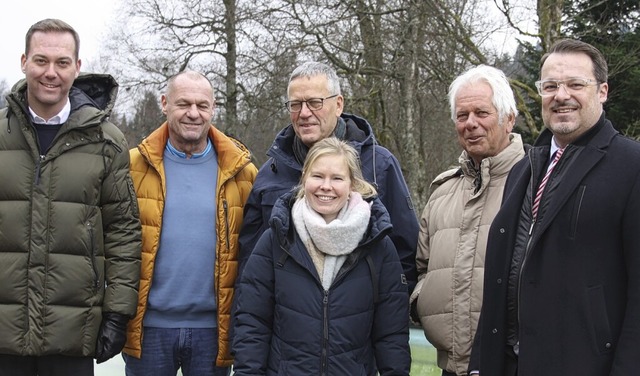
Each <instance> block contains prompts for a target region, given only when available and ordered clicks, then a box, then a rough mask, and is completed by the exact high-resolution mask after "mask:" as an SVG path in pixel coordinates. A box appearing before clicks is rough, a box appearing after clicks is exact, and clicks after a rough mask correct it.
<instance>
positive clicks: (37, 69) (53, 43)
mask: <svg viewBox="0 0 640 376" xmlns="http://www.w3.org/2000/svg"><path fill="white" fill-rule="evenodd" d="M27 53H28V55H24V54H23V55H22V57H21V64H22V71H23V72H24V73H25V77H26V79H27V102H28V103H29V107H31V109H32V110H33V111H34V112H35V113H36V114H38V116H41V117H43V118H44V119H50V118H52V117H53V116H55V115H57V114H58V113H59V112H60V111H61V110H62V108H63V107H64V105H65V104H66V103H67V98H68V97H69V90H71V86H72V85H73V81H74V80H75V79H76V77H78V74H79V73H80V65H81V62H80V60H79V59H78V60H76V42H75V40H74V38H73V35H72V34H71V33H68V32H46V33H45V32H41V31H37V32H35V33H34V34H33V35H32V36H31V41H30V47H29V51H28V52H27Z"/></svg>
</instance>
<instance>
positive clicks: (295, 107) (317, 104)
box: [284, 94, 339, 113]
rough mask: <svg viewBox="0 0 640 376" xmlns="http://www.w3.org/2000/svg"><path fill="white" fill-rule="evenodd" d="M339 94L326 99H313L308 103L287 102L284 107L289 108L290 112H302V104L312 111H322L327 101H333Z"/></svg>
mask: <svg viewBox="0 0 640 376" xmlns="http://www.w3.org/2000/svg"><path fill="white" fill-rule="evenodd" d="M338 95H339V94H333V95H330V96H328V97H324V98H311V99H307V100H306V101H288V102H285V104H284V106H285V107H286V108H287V110H288V111H289V112H292V113H293V112H300V111H302V104H303V103H306V104H307V108H308V109H310V110H311V111H318V110H322V106H324V101H325V99H331V98H335V97H337V96H338Z"/></svg>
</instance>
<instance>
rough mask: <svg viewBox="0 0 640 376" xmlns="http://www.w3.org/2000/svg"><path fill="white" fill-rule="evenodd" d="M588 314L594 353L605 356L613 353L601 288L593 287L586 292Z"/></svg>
mask: <svg viewBox="0 0 640 376" xmlns="http://www.w3.org/2000/svg"><path fill="white" fill-rule="evenodd" d="M587 299H588V300H589V301H588V304H589V313H590V316H591V323H590V324H591V326H592V335H593V337H594V339H595V347H596V352H597V353H599V354H606V353H609V352H611V351H613V338H612V336H611V326H610V325H609V317H608V315H607V304H606V302H605V298H604V290H603V288H602V286H600V285H598V286H594V287H591V288H589V289H588V290H587Z"/></svg>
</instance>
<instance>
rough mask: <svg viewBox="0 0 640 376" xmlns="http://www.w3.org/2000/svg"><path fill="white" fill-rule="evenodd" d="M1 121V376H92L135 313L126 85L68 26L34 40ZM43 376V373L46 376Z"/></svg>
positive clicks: (136, 233)
mask: <svg viewBox="0 0 640 376" xmlns="http://www.w3.org/2000/svg"><path fill="white" fill-rule="evenodd" d="M26 41H27V43H26V48H25V53H24V55H22V70H23V72H25V77H26V80H21V81H19V82H18V83H17V84H16V85H14V87H13V89H12V91H11V93H10V94H9V95H8V96H7V98H6V99H7V103H8V107H7V108H5V109H3V110H0V161H1V163H0V266H1V267H0V286H1V287H0V333H1V335H0V376H4V375H8V374H11V375H37V374H40V375H42V374H46V375H54V376H55V375H93V357H96V358H97V360H98V362H102V361H105V360H107V359H109V358H110V357H112V356H114V355H116V354H117V353H119V352H120V351H121V349H122V347H123V345H124V341H125V330H126V324H127V322H128V321H129V319H130V318H131V317H132V316H133V315H134V314H135V313H136V304H137V295H138V284H139V273H140V222H139V219H138V208H137V202H136V199H135V193H134V190H133V185H132V183H131V178H130V175H129V153H128V147H127V144H126V141H125V139H124V137H123V135H122V133H121V132H120V131H119V130H118V129H117V127H116V126H115V125H113V124H112V123H110V122H108V120H107V118H108V116H109V113H110V112H111V109H112V108H113V105H114V103H115V99H116V93H117V83H116V82H115V81H114V80H113V78H112V77H111V76H109V75H95V74H82V75H81V74H80V64H81V62H80V60H79V59H78V46H79V39H78V34H77V33H76V32H75V30H74V29H73V28H72V27H71V26H69V25H68V24H66V23H64V22H63V21H60V20H54V19H46V20H42V21H40V22H38V23H36V24H34V25H33V26H32V27H31V28H30V29H29V31H28V33H27V38H26ZM43 372H45V373H43Z"/></svg>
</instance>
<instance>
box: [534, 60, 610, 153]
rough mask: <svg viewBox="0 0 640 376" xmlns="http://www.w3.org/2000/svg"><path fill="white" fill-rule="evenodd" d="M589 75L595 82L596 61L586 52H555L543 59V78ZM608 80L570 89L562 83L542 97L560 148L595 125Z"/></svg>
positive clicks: (547, 122)
mask: <svg viewBox="0 0 640 376" xmlns="http://www.w3.org/2000/svg"><path fill="white" fill-rule="evenodd" d="M569 78H586V79H591V80H594V81H596V79H595V77H594V74H593V62H592V61H591V59H590V58H589V56H587V55H586V54H584V53H552V54H551V55H549V57H548V58H547V60H546V61H545V62H544V65H543V66H542V69H541V72H540V79H541V80H566V79H569ZM608 89H609V86H608V85H607V83H606V82H605V83H601V84H599V85H592V86H586V87H584V88H583V89H582V90H579V91H571V92H568V91H567V90H566V88H565V86H564V85H560V88H559V89H558V91H557V93H556V94H555V95H550V96H544V97H542V120H543V121H544V124H545V126H546V127H547V128H549V129H550V130H551V131H552V132H553V135H554V137H555V139H556V141H557V142H558V144H559V145H560V146H561V147H564V146H566V145H567V144H570V143H571V142H573V141H575V140H576V139H577V138H578V137H580V136H581V135H582V134H583V133H584V132H586V131H587V130H588V129H590V128H591V127H593V126H594V125H595V124H596V122H597V121H598V119H599V118H600V115H601V114H602V104H603V103H604V102H605V101H606V100H607V93H608Z"/></svg>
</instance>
